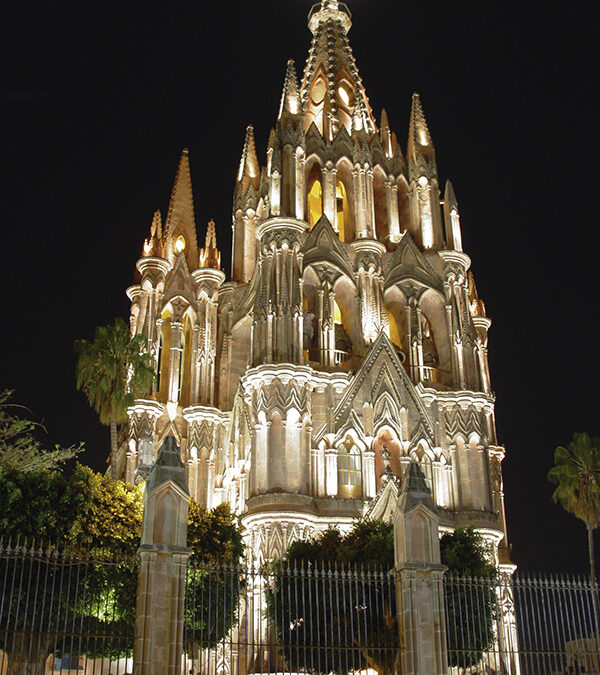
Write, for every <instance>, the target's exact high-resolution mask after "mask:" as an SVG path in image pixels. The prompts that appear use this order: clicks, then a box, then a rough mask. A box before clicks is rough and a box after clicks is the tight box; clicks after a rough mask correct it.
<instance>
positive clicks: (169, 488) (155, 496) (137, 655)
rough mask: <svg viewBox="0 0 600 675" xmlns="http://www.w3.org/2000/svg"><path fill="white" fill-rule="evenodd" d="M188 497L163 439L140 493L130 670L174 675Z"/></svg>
mask: <svg viewBox="0 0 600 675" xmlns="http://www.w3.org/2000/svg"><path fill="white" fill-rule="evenodd" d="M189 498H190V495H189V492H188V486H187V481H186V477H185V467H184V465H183V463H182V462H181V458H180V454H179V448H178V447H177V444H176V443H175V439H174V438H172V437H168V438H166V439H165V441H164V443H163V444H162V446H161V448H160V450H159V451H158V457H157V458H156V463H155V464H154V467H153V468H152V471H151V472H150V476H149V477H148V481H147V483H146V488H145V491H144V521H143V525H142V542H141V545H140V548H139V551H138V555H139V557H140V571H139V575H138V587H137V607H136V620H135V642H134V651H133V671H134V673H135V675H180V673H181V653H182V646H183V612H184V602H185V571H186V563H187V559H188V557H189V555H190V553H191V551H190V550H189V549H188V548H187V516H188V503H189Z"/></svg>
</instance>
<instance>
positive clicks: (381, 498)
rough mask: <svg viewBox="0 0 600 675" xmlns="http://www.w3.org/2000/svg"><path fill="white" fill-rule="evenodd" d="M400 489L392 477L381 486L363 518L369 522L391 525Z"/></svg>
mask: <svg viewBox="0 0 600 675" xmlns="http://www.w3.org/2000/svg"><path fill="white" fill-rule="evenodd" d="M399 496H400V488H399V487H398V483H397V482H396V480H395V479H394V477H393V476H390V478H388V480H386V481H385V482H384V483H382V484H381V486H380V488H379V490H377V494H376V495H375V497H373V501H372V502H371V504H370V505H369V508H368V510H367V512H366V513H365V518H368V519H369V520H383V522H385V523H391V522H392V518H393V517H394V512H395V511H396V506H397V504H398V497H399Z"/></svg>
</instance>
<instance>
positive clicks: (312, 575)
mask: <svg viewBox="0 0 600 675" xmlns="http://www.w3.org/2000/svg"><path fill="white" fill-rule="evenodd" d="M137 570H138V564H137V562H136V561H135V560H133V559H131V558H123V557H114V556H110V555H96V556H94V557H91V556H89V555H87V554H85V553H81V552H76V551H64V550H60V549H59V548H58V547H56V546H39V545H34V544H32V543H29V544H28V543H26V542H18V543H17V544H11V543H10V542H9V543H6V542H2V541H1V540H0V674H2V675H5V674H6V673H10V674H11V675H12V674H15V675H16V674H19V675H20V674H21V673H23V674H25V673H47V674H49V673H59V672H61V673H66V672H68V673H71V674H73V673H76V672H77V673H82V674H83V673H85V674H86V675H88V674H89V675H92V674H93V675H96V674H97V675H109V674H110V675H124V674H125V673H129V672H132V660H131V657H132V650H133V634H134V624H135V602H136V582H137ZM396 583H397V580H396V575H395V574H394V573H393V571H389V570H385V569H379V568H373V567H348V566H335V565H334V566H331V565H324V564H318V565H310V564H308V565H304V566H296V567H289V566H287V565H286V564H285V563H283V562H278V563H274V564H270V565H263V566H261V567H256V566H252V565H240V566H231V565H223V564H217V563H207V562H198V561H194V560H191V561H190V563H189V565H188V569H187V573H186V589H185V616H184V643H183V644H184V659H183V664H182V673H185V674H186V675H189V674H190V673H193V674H195V675H198V674H200V673H202V674H203V675H204V674H206V675H213V674H214V675H217V673H219V674H220V673H227V675H245V674H246V673H275V672H276V673H292V672H294V673H296V672H306V673H308V672H310V673H315V674H317V673H334V672H335V673H350V672H358V671H363V672H364V671H366V670H367V669H372V671H377V672H379V673H386V674H387V673H399V672H401V671H400V655H401V646H400V642H399V637H398V635H399V633H398V620H397V609H396ZM597 602H598V587H597V585H593V584H592V583H591V582H590V581H589V580H587V579H583V578H573V577H549V576H545V577H543V576H533V577H528V576H524V575H515V576H513V577H510V576H508V575H502V576H499V577H498V578H495V579H483V578H468V577H456V576H453V575H449V574H447V575H446V577H445V579H444V605H443V606H444V613H445V623H446V638H447V648H448V664H449V673H453V674H454V673H461V674H463V673H469V674H473V675H474V674H475V673H488V674H491V673H497V674H501V673H502V674H511V675H543V674H548V675H558V673H564V674H568V673H577V674H579V675H584V674H585V675H590V674H592V673H596V674H598V673H600V644H599V641H598V637H597V636H598V631H597V628H596V626H597V625H598V622H597V620H596V617H597Z"/></svg>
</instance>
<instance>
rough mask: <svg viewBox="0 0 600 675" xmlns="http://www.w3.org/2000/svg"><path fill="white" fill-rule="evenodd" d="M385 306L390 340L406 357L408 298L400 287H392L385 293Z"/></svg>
mask: <svg viewBox="0 0 600 675" xmlns="http://www.w3.org/2000/svg"><path fill="white" fill-rule="evenodd" d="M384 306H385V312H386V315H387V319H388V326H389V337H390V340H391V341H392V343H393V344H394V346H395V347H397V348H398V350H400V351H401V352H402V356H403V357H404V356H405V355H406V354H407V352H408V344H407V330H406V296H405V295H404V293H403V292H402V290H401V289H400V288H399V287H398V286H392V287H391V288H388V289H387V290H386V291H385V296H384Z"/></svg>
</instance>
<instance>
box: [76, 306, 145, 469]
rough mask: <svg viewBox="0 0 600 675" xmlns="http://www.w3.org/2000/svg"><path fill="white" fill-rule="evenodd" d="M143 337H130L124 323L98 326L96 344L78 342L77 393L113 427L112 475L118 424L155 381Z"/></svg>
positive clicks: (103, 421) (111, 447)
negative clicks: (80, 391) (78, 391)
mask: <svg viewBox="0 0 600 675" xmlns="http://www.w3.org/2000/svg"><path fill="white" fill-rule="evenodd" d="M146 350H147V342H146V338H145V337H144V336H143V335H136V336H134V337H132V336H131V333H130V331H129V329H128V327H127V325H126V323H125V321H123V319H121V318H117V319H115V323H114V324H113V325H112V326H99V327H98V328H96V332H95V334H94V341H93V342H89V341H88V340H77V341H76V342H75V351H76V352H77V367H76V376H77V389H80V390H82V391H83V392H84V394H85V395H86V397H87V400H88V402H89V404H90V405H91V406H92V407H93V408H94V409H95V410H96V412H97V413H98V414H99V416H100V422H101V423H102V424H106V425H108V426H110V458H111V472H112V475H113V477H114V478H116V471H117V424H120V423H122V422H124V421H125V420H126V419H127V408H128V407H129V406H131V405H133V402H134V400H135V399H136V398H139V397H140V396H143V395H145V394H147V393H148V392H149V391H150V387H151V385H152V382H153V381H154V359H153V357H152V356H151V355H150V354H148V353H147V351H146Z"/></svg>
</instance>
